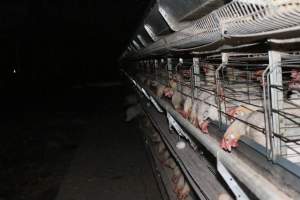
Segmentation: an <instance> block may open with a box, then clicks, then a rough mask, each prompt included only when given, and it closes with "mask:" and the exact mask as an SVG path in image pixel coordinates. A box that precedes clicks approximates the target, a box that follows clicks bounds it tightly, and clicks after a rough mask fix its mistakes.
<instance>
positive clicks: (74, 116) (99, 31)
mask: <svg viewBox="0 0 300 200" xmlns="http://www.w3.org/2000/svg"><path fill="white" fill-rule="evenodd" d="M148 3H149V1H147V0H114V1H111V0H108V1H101V0H1V1H0V41H1V42H0V44H1V45H0V49H1V50H0V185H1V186H0V199H1V200H2V199H3V200H48V199H49V200H53V199H54V198H55V196H56V195H57V193H58V191H59V190H60V185H61V183H62V182H63V180H64V177H65V175H66V174H68V170H69V167H70V163H71V161H72V160H73V159H74V157H76V152H77V149H78V148H79V147H80V146H81V145H82V141H85V140H86V138H87V139H89V137H91V136H93V135H97V134H95V133H94V132H93V131H91V127H94V128H95V129H93V130H98V129H99V130H101V129H102V127H103V126H105V125H106V126H107V127H108V128H109V127H122V120H123V117H124V116H123V115H124V108H123V102H124V101H123V97H124V96H125V95H126V89H127V88H126V86H123V85H118V86H116V87H99V86H97V84H95V83H107V82H115V81H119V80H120V75H119V74H120V73H119V70H118V69H119V66H118V58H119V56H120V54H121V53H122V52H123V51H124V49H125V48H126V46H127V44H128V42H129V41H130V38H131V36H132V35H133V33H134V31H135V29H136V27H137V25H138V24H139V23H141V21H142V16H143V13H144V10H145V9H146V8H147V7H148ZM14 70H16V73H14ZM91 83H94V86H90V85H93V84H91ZM95 85H96V86H95ZM98 85H101V84H98ZM75 86H77V87H75ZM78 86H79V87H78ZM109 116H110V117H109ZM115 119H117V120H115ZM120 124H121V125H120ZM123 127H125V128H126V125H124V124H123ZM123 131H124V130H122V131H121V132H116V133H114V134H108V133H110V132H106V131H105V132H103V133H101V134H103V136H101V137H103V140H107V141H111V140H114V141H116V142H119V141H120V142H121V145H118V146H122V145H123V146H126V145H127V144H126V143H125V142H126V141H127V140H124V143H122V141H123V140H122V139H115V138H124V136H123V137H122V135H124V132H125V131H124V132H123ZM99 132H100V131H97V132H96V133H99ZM131 132H132V131H131ZM118 134H119V135H118ZM119 136H121V137H119ZM91 141H93V140H91ZM99 141H101V140H99ZM109 143H110V142H109ZM134 145H137V144H136V143H134V142H133V143H132V144H131V146H134ZM88 146H93V144H88ZM113 150H115V151H118V150H120V149H118V148H115V149H112V148H109V146H108V148H107V149H101V148H100V149H98V150H97V151H99V152H97V153H99V154H104V155H112V154H113V153H114V152H112V151H113ZM122 152H124V153H125V154H126V151H122ZM137 152H138V151H137ZM95 155H96V156H97V157H96V158H92V159H91V160H99V156H98V155H97V154H95ZM123 157H124V158H125V157H126V156H123ZM100 161H101V160H100ZM117 161H118V159H117V160H116V161H115V162H112V163H108V164H111V165H113V166H114V165H116V166H123V165H125V166H126V163H127V162H124V163H118V162H117ZM101 162H102V161H101ZM88 163H89V162H88ZM91 163H92V162H91ZM82 164H83V168H82V169H80V171H87V169H85V166H84V163H82ZM104 166H105V165H104ZM100 171H101V169H100ZM115 173H117V174H119V173H120V172H119V171H116V172H115ZM98 174H100V172H99V173H98ZM110 176H112V177H114V176H115V175H114V174H111V175H110ZM100 185H103V184H100ZM111 187H114V186H111ZM95 188H96V187H95ZM62 193H64V191H63V192H62ZM75 199H78V198H75ZM96 199H99V197H96ZM100 199H101V198H100Z"/></svg>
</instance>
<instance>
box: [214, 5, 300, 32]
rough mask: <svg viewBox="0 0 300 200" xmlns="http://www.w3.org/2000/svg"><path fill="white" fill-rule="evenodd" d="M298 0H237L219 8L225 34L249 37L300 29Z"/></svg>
mask: <svg viewBox="0 0 300 200" xmlns="http://www.w3.org/2000/svg"><path fill="white" fill-rule="evenodd" d="M299 13H300V4H299V0H276V1H275V0H274V1H268V0H261V1H257V0H248V1H244V0H235V1H233V2H231V3H229V4H227V5H225V6H224V7H222V8H220V9H218V10H217V11H216V14H217V15H218V17H219V19H220V21H221V26H222V30H223V34H224V35H225V36H226V35H227V36H230V37H249V36H256V35H270V34H274V33H280V32H287V31H291V30H293V31H294V30H299V28H300V26H299V25H300V15H299Z"/></svg>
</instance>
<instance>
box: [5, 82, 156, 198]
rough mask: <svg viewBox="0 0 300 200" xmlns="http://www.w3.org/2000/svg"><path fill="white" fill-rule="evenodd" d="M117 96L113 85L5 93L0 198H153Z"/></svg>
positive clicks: (138, 144)
mask: <svg viewBox="0 0 300 200" xmlns="http://www.w3.org/2000/svg"><path fill="white" fill-rule="evenodd" d="M123 95H125V92H124V88H122V87H116V88H106V89H100V88H89V89H77V90H75V91H72V92H69V93H64V94H61V95H57V96H53V95H52V96H51V97H49V96H43V97H34V98H33V97H32V96H30V97H26V96H22V97H20V96H17V97H18V98H12V97H10V98H7V99H5V103H4V104H3V105H2V110H3V112H2V115H1V121H0V131H1V137H2V139H1V141H0V145H1V148H0V163H1V164H0V177H1V178H0V185H1V187H0V199H1V200H2V199H4V200H21V199H22V200H23V199H24V200H48V199H49V200H52V199H53V200H54V199H56V200H93V199H112V200H114V199H116V200H117V199H141V200H142V199H149V200H150V199H158V200H159V199H160V198H161V197H160V193H159V190H158V188H157V186H156V183H155V180H154V178H153V174H152V170H151V168H150V165H149V162H148V160H147V158H146V154H145V151H144V149H143V144H142V141H141V137H140V135H139V134H140V133H139V131H138V129H137V126H136V125H135V124H134V123H129V124H128V123H125V122H124V121H123V119H124V108H123V105H122V98H121V97H122V96H123ZM22 98H23V99H22ZM24 98H25V99H24ZM20 102H22V103H20Z"/></svg>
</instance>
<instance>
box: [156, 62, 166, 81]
mask: <svg viewBox="0 0 300 200" xmlns="http://www.w3.org/2000/svg"><path fill="white" fill-rule="evenodd" d="M155 80H156V81H158V82H160V83H161V84H163V85H168V82H169V73H168V64H167V59H164V58H161V59H155Z"/></svg>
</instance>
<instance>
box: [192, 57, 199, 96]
mask: <svg viewBox="0 0 300 200" xmlns="http://www.w3.org/2000/svg"><path fill="white" fill-rule="evenodd" d="M192 76H193V86H194V87H193V88H194V90H193V100H194V97H195V96H197V94H198V88H199V87H200V59H199V58H193V69H192Z"/></svg>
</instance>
